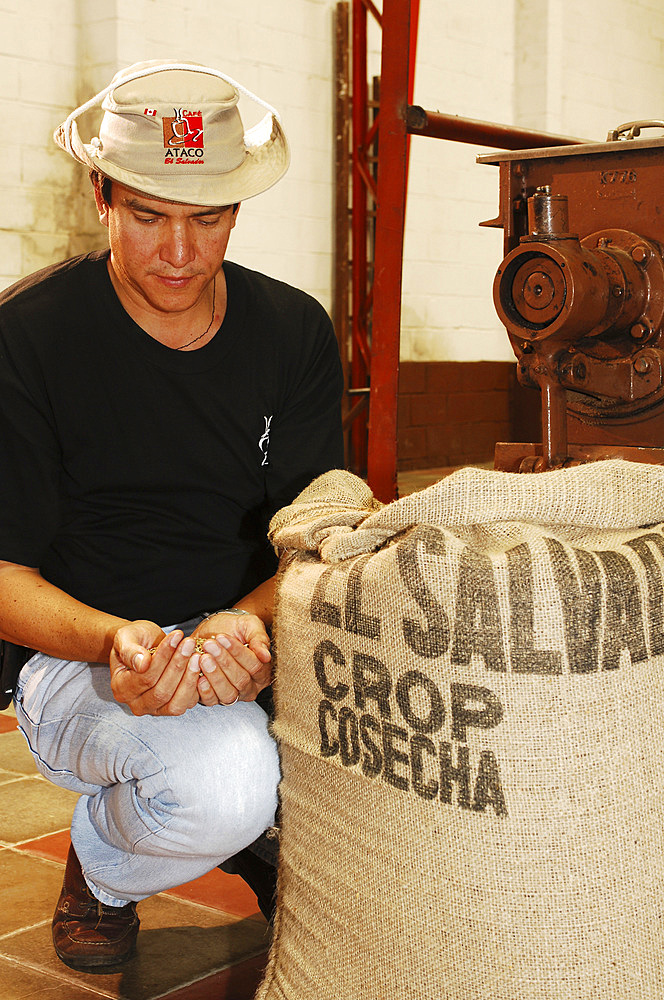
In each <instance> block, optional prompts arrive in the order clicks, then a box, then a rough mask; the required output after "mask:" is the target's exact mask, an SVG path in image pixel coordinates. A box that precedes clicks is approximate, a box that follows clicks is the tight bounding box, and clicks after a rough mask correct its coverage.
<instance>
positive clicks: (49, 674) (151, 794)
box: [15, 653, 279, 906]
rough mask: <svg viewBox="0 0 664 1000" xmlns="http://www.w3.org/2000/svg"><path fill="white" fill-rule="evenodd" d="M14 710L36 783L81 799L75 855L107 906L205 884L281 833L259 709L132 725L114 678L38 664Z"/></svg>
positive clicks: (92, 668)
mask: <svg viewBox="0 0 664 1000" xmlns="http://www.w3.org/2000/svg"><path fill="white" fill-rule="evenodd" d="M15 705H16V715H17V719H18V723H19V727H20V729H21V730H22V732H23V734H24V736H25V737H26V739H27V741H28V744H29V746H30V749H31V751H32V753H33V756H34V758H35V761H36V763H37V767H38V768H39V770H40V771H41V773H42V774H43V775H44V776H45V777H46V778H48V779H49V780H50V781H53V782H55V784H56V785H61V786H62V787H63V788H69V789H71V790H73V791H75V792H79V793H81V798H80V799H79V800H78V802H77V804H76V807H75V809H74V816H73V819H72V827H71V837H72V843H73V845H74V850H75V851H76V854H77V855H78V858H79V861H80V862H81V867H82V869H83V872H84V874H85V879H86V882H87V883H88V885H89V887H90V889H91V891H92V892H93V894H94V895H95V896H96V897H97V899H99V900H101V902H102V903H106V904H108V905H110V906H122V905H124V904H125V903H126V902H127V901H128V900H140V899H145V898H146V897H147V896H152V895H154V893H157V892H161V891H163V890H164V889H170V888H172V887H173V886H176V885H181V884H182V883H183V882H188V881H190V880H191V879H195V878H198V877H199V876H200V875H204V874H205V873H206V872H208V871H211V870H212V869H213V868H215V867H216V866H217V865H218V864H220V863H221V862H222V861H225V860H226V859H227V858H229V857H231V856H232V855H233V854H236V853H237V852H238V851H240V850H242V848H244V847H247V846H248V845H249V844H251V843H252V842H253V841H254V840H256V838H257V837H258V836H259V835H260V834H261V833H262V832H263V831H264V830H265V829H266V828H267V827H269V826H271V825H272V824H273V823H274V816H275V809H276V805H277V784H278V781H279V762H278V758H277V750H276V745H275V743H274V740H273V739H272V737H271V736H270V735H269V733H268V719H267V715H266V714H265V712H264V711H263V709H262V708H260V706H259V705H257V704H255V702H249V703H243V702H238V703H237V704H235V705H233V706H230V707H226V706H223V705H217V706H215V707H212V708H205V707H203V706H202V705H196V706H195V707H194V708H192V709H190V710H189V711H187V712H185V714H184V715H181V716H174V717H167V716H158V717H157V716H151V715H144V716H140V717H137V716H134V715H132V713H131V712H130V710H129V709H128V708H127V707H126V705H120V704H118V702H116V701H115V699H114V697H113V694H112V692H111V685H110V672H109V668H108V666H102V665H99V664H95V665H93V664H89V663H79V662H72V661H69V660H58V659H55V658H54V657H50V656H46V655H45V654H43V653H37V654H36V655H35V656H33V657H32V659H31V660H29V661H28V663H26V665H25V666H24V667H23V670H22V671H21V674H20V677H19V682H18V687H17V692H16V698H15Z"/></svg>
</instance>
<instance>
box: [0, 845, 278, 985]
mask: <svg viewBox="0 0 664 1000" xmlns="http://www.w3.org/2000/svg"><path fill="white" fill-rule="evenodd" d="M44 863H45V862H44ZM139 914H140V916H141V921H142V929H141V932H140V934H139V944H138V949H139V950H138V954H137V955H136V957H135V958H134V959H132V961H131V962H129V963H128V964H127V965H126V966H124V968H123V970H122V971H119V972H117V973H112V974H111V973H107V974H104V975H95V976H94V978H93V977H91V976H89V975H87V974H85V973H79V972H75V971H74V970H72V969H68V968H67V967H66V966H63V965H62V963H61V962H60V961H59V959H58V958H57V956H56V955H55V953H54V951H53V946H52V943H51V928H50V924H41V925H39V926H36V927H30V928H26V929H25V930H23V931H18V932H16V933H15V934H13V935H11V936H6V937H4V938H2V939H0V957H2V956H5V957H10V958H13V959H15V960H17V961H20V962H21V963H22V964H23V965H24V966H27V967H30V968H32V969H33V970H35V971H42V972H45V973H47V974H49V975H52V976H56V977H65V978H66V980H67V981H68V982H71V983H75V984H77V985H78V986H86V987H90V988H93V989H97V990H98V991H99V992H100V993H103V995H104V996H107V997H113V998H121V1000H152V998H154V997H160V996H163V995H164V994H165V993H169V992H173V991H174V990H175V989H178V988H181V986H182V984H183V983H191V982H192V981H195V980H199V979H201V978H203V977H205V976H209V975H211V974H213V973H216V972H220V971H221V970H222V969H224V968H226V967H227V966H229V965H232V964H235V963H238V962H241V961H244V960H245V959H246V958H248V957H252V956H254V955H257V954H260V953H262V952H264V951H265V950H266V948H267V946H268V934H267V928H266V927H265V926H264V925H261V924H260V923H258V921H256V920H235V918H233V917H228V916H226V915H225V914H223V913H221V912H220V911H219V910H213V909H210V908H209V907H205V906H197V905H194V904H192V903H187V902H185V901H184V900H178V899H174V898H173V897H170V896H166V895H160V896H154V897H152V898H151V899H148V900H145V902H144V903H142V904H140V907H139ZM91 980H92V981H91ZM62 996H63V998H64V997H66V998H67V1000H69V997H68V994H65V993H63V994H62ZM3 1000H4V998H3ZM233 1000H236V998H233Z"/></svg>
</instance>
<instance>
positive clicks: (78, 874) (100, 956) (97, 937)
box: [53, 847, 139, 972]
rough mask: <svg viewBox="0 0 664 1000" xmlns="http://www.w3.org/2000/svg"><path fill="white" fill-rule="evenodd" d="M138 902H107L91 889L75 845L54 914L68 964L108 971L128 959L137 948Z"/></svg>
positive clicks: (58, 944) (58, 946)
mask: <svg viewBox="0 0 664 1000" xmlns="http://www.w3.org/2000/svg"><path fill="white" fill-rule="evenodd" d="M138 925H139V920H138V915H137V913H136V903H127V905H126V906H106V905H105V904H104V903H100V902H99V900H98V899H95V897H94V896H93V895H92V893H91V892H90V890H89V889H88V887H87V885H86V882H85V879H84V878H83V872H82V871H81V865H80V863H79V860H78V858H77V857H76V852H75V851H74V848H73V847H70V848H69V855H68V857H67V866H66V868H65V878H64V882H63V883H62V892H61V893H60V899H59V900H58V905H57V906H56V908H55V913H54V915H53V944H54V946H55V951H56V954H57V956H58V958H60V959H61V960H62V961H63V962H64V963H65V965H68V966H70V968H72V969H78V970H79V971H80V972H106V971H107V970H108V968H109V967H110V966H114V965H121V964H122V963H123V962H128V961H129V959H130V958H131V957H132V955H133V954H134V952H135V950H136V935H137V934H138Z"/></svg>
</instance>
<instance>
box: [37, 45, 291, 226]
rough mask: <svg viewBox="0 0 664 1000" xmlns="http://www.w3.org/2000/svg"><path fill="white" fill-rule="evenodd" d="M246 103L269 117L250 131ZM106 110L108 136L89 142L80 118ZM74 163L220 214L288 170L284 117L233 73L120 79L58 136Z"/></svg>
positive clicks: (165, 69)
mask: <svg viewBox="0 0 664 1000" xmlns="http://www.w3.org/2000/svg"><path fill="white" fill-rule="evenodd" d="M240 94H242V95H244V96H246V97H248V98H250V99H251V100H252V101H255V102H256V104H259V105H261V106H262V107H263V108H265V109H266V110H267V112H268V113H267V114H266V115H265V116H264V118H263V119H262V120H261V121H259V122H258V124H257V125H254V126H253V127H252V128H250V129H248V130H247V131H246V132H245V130H244V127H243V125H242V120H241V118H240V113H239V111H238V109H237V103H238V101H239V99H240ZM100 105H101V107H102V109H103V111H104V116H103V118H102V122H101V127H100V129H99V136H96V137H94V138H92V139H91V140H90V142H83V141H82V139H81V137H80V135H79V131H78V125H77V119H78V118H79V117H80V116H81V115H83V114H84V113H85V112H86V111H89V110H91V109H93V108H95V107H99V106H100ZM53 138H54V139H55V141H56V143H57V144H58V145H59V146H61V147H62V149H64V150H66V152H68V153H69V154H70V155H71V156H73V157H74V159H76V160H78V161H79V162H81V163H84V164H86V165H87V166H88V167H90V168H93V169H95V170H99V171H101V173H102V174H105V175H106V176H107V177H110V178H112V179H113V180H116V181H119V182H120V183H121V184H124V185H126V186H127V187H130V188H133V189H134V190H136V191H141V192H142V193H144V194H148V195H152V197H154V198H160V199H163V200H167V201H175V202H180V203H182V204H187V205H209V206H213V207H217V206H221V205H231V204H234V203H235V202H238V201H244V200H245V199H246V198H252V197H253V196H254V195H256V194H260V193H261V192H262V191H266V190H267V189H268V188H270V187H272V185H273V184H275V183H276V182H277V181H278V180H279V178H280V177H282V176H283V175H284V174H285V172H286V170H287V169H288V164H289V162H290V153H289V149H288V142H287V140H286V136H285V135H284V131H283V128H282V126H281V122H280V120H279V115H278V114H277V112H276V111H275V109H274V108H273V107H271V105H269V104H266V103H265V101H262V100H261V99H260V98H258V97H256V95H255V94H252V93H251V91H249V90H247V89H246V88H245V87H242V86H241V85H240V84H238V83H236V82H235V81H234V80H232V79H231V78H230V77H228V76H226V75H225V74H224V73H220V72H219V71H218V70H216V69H211V68H210V67H208V66H201V65H199V64H198V63H189V62H180V63H178V62H161V61H156V60H155V61H151V62H140V63H135V64H134V65H133V66H129V67H128V68H127V69H123V70H121V71H120V72H119V73H116V75H115V76H114V77H113V79H112V80H111V83H110V84H109V86H108V87H106V88H105V89H104V90H102V91H100V92H99V93H98V94H96V95H95V96H94V97H93V98H91V100H89V101H87V102H86V103H85V104H83V105H81V107H80V108H77V109H76V110H75V111H72V113H71V114H70V115H69V116H68V117H67V118H66V119H65V121H64V122H63V123H62V125H60V126H59V128H57V129H56V131H55V132H54V134H53Z"/></svg>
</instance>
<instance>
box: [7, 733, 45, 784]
mask: <svg viewBox="0 0 664 1000" xmlns="http://www.w3.org/2000/svg"><path fill="white" fill-rule="evenodd" d="M0 767H1V768H3V770H5V771H16V773H17V774H38V771H37V765H36V764H35V762H34V759H33V757H32V754H31V753H30V751H29V750H28V744H27V743H26V742H25V737H24V736H23V734H22V733H20V732H19V731H18V730H15V731H14V732H13V733H3V734H2V736H0Z"/></svg>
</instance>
